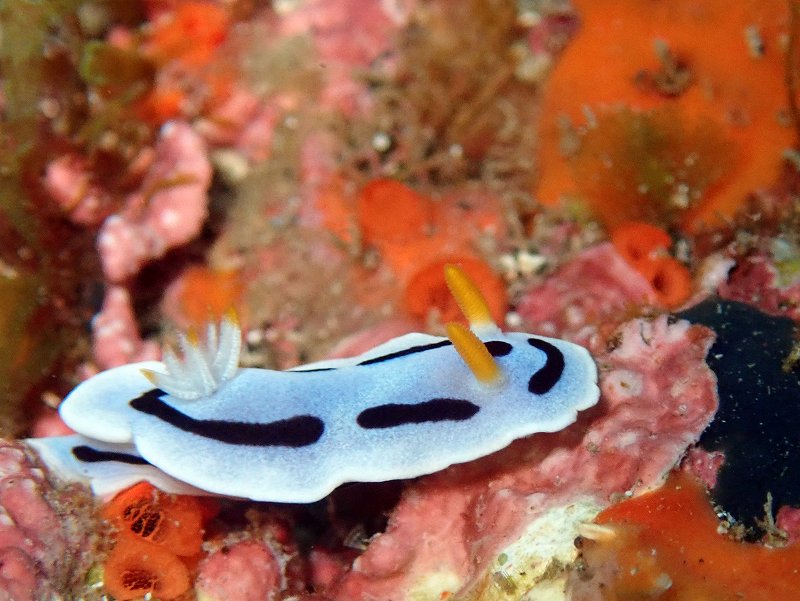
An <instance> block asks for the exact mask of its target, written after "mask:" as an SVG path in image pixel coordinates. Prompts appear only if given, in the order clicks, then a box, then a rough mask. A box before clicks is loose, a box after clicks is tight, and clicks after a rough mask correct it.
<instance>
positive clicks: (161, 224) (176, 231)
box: [97, 122, 211, 283]
mask: <svg viewBox="0 0 800 601" xmlns="http://www.w3.org/2000/svg"><path fill="white" fill-rule="evenodd" d="M210 183H211V164H210V162H209V160H208V156H207V152H206V147H205V143H204V142H203V140H202V138H201V137H200V136H199V135H198V134H197V133H195V132H194V131H193V129H192V128H191V126H190V125H188V124H187V123H182V122H172V123H168V124H166V125H165V126H164V127H163V128H162V130H161V137H160V139H159V141H158V143H157V145H156V147H155V158H154V161H153V165H152V166H151V168H150V170H149V171H148V173H147V175H146V176H145V177H144V180H143V182H142V185H141V187H140V188H139V190H138V191H137V192H136V193H134V194H131V195H130V196H129V197H128V198H127V200H126V203H125V208H124V209H123V210H122V211H121V212H119V213H116V214H114V215H111V216H110V217H108V218H107V219H106V220H105V222H104V223H103V226H102V228H101V230H100V234H99V237H98V240H97V246H98V248H99V250H100V258H101V260H102V264H103V272H104V273H105V276H106V278H107V279H108V281H110V282H113V283H120V282H124V281H125V280H127V279H128V278H130V277H131V276H133V275H135V274H136V273H138V271H139V270H140V269H141V267H142V266H143V265H144V264H145V263H147V262H148V261H150V260H152V259H157V258H159V257H162V256H163V255H164V253H166V252H167V251H168V250H169V249H170V248H173V247H176V246H180V245H182V244H185V243H186V242H189V241H190V240H192V239H193V238H194V237H195V236H197V234H198V233H199V232H200V229H201V227H202V225H203V222H204V221H205V219H206V216H207V204H208V196H207V191H208V187H209V184H210Z"/></svg>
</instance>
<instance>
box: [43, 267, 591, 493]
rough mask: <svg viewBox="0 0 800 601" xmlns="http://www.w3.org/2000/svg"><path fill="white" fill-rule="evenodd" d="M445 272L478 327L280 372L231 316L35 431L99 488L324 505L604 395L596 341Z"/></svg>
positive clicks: (542, 423)
mask: <svg viewBox="0 0 800 601" xmlns="http://www.w3.org/2000/svg"><path fill="white" fill-rule="evenodd" d="M446 276H447V279H448V284H449V285H450V288H451V290H452V291H453V293H454V295H455V296H456V298H457V300H458V301H459V304H460V305H461V307H462V310H464V311H465V313H466V316H467V318H468V321H469V322H470V326H471V327H470V329H467V328H463V327H461V328H460V329H459V327H458V326H452V324H451V325H450V326H448V335H449V337H438V336H430V335H427V334H407V335H405V336H400V337H398V338H395V339H393V340H390V341H389V342H386V343H385V344H382V345H380V346H378V347H376V348H373V349H372V350H370V351H367V352H366V353H364V354H362V355H359V356H357V357H352V358H348V359H335V360H330V361H321V362H318V363H313V364H310V365H304V366H300V367H297V368H295V369H292V370H289V371H272V370H266V369H253V368H249V369H240V368H238V356H239V345H240V331H239V325H238V322H237V320H236V318H235V316H233V315H232V314H228V315H226V316H225V317H224V318H223V320H222V323H221V324H220V326H219V330H217V328H216V327H210V328H209V330H208V332H207V335H206V340H205V343H204V344H201V343H200V341H199V339H198V338H197V337H196V336H192V335H190V336H188V337H185V338H182V341H181V346H182V347H183V353H182V357H183V358H182V359H179V358H178V357H177V356H176V355H174V354H173V353H171V352H169V353H165V354H164V362H163V363H161V362H153V361H150V362H145V363H136V364H131V365H125V366H122V367H117V368H114V369H111V370H108V371H105V372H102V373H100V374H98V375H96V376H94V377H93V378H90V379H89V380H87V381H86V382H84V383H82V384H81V385H79V386H78V387H77V388H76V389H75V390H74V391H73V392H72V393H70V394H69V395H68V396H67V398H66V399H65V400H64V402H63V403H62V405H61V408H60V412H61V415H62V417H63V419H64V421H65V422H66V423H67V425H68V426H70V427H71V428H72V429H74V430H75V431H76V432H77V433H78V434H77V435H76V436H72V437H63V438H57V439H34V440H30V441H29V442H30V443H31V445H32V446H34V447H35V448H37V449H38V450H39V451H40V453H41V454H42V457H43V459H44V461H45V462H46V463H48V465H50V467H51V468H52V469H54V470H55V471H56V472H57V473H59V474H61V475H62V476H65V477H69V478H78V479H83V480H85V481H87V482H89V483H90V484H91V485H92V487H93V489H94V490H95V492H96V493H97V494H100V495H108V494H112V493H113V492H116V491H117V490H120V489H122V488H125V487H126V486H130V485H131V484H133V483H134V482H136V481H137V480H148V481H150V482H152V483H154V484H155V485H156V486H159V487H161V488H163V489H164V490H166V491H168V492H188V493H191V494H198V493H202V492H207V493H211V494H220V495H228V496H233V497H243V498H249V499H255V500H260V501H279V502H311V501H315V500H318V499H320V498H322V497H324V496H325V495H327V494H328V493H329V492H330V491H331V490H333V489H334V488H335V487H336V486H338V485H340V484H343V483H345V482H352V481H358V482H375V481H385V480H394V479H399V478H411V477H415V476H419V475H422V474H428V473H431V472H434V471H437V470H440V469H443V468H445V467H447V466H449V465H452V464H455V463H462V462H465V461H471V460H473V459H477V458H479V457H482V456H484V455H488V454H490V453H493V452H495V451H497V450H500V449H502V448H503V447H505V446H507V445H508V444H509V443H511V442H512V441H513V440H515V439H517V438H521V437H523V436H527V435H530V434H534V433H537V432H554V431H557V430H561V429H563V428H565V427H566V426H568V425H570V424H571V423H573V422H574V421H575V419H576V416H577V412H578V411H581V410H583V409H586V408H588V407H591V406H592V405H594V404H595V403H596V402H597V399H598V397H599V389H598V387H597V369H596V367H595V364H594V361H593V360H592V358H591V356H590V355H589V353H588V352H587V351H586V349H584V348H583V347H581V346H578V345H576V344H572V343H570V342H566V341H563V340H557V339H553V338H545V337H541V336H534V335H531V334H526V333H521V332H509V333H503V332H501V331H500V330H499V328H497V326H496V325H494V324H493V323H492V322H491V319H490V318H489V317H488V315H489V314H488V310H486V309H485V303H483V301H482V298H481V297H480V294H479V293H477V291H476V290H475V289H474V285H473V284H472V283H471V282H470V281H469V280H468V279H466V276H464V274H463V272H461V271H460V270H458V268H455V267H452V266H448V268H447V273H446ZM475 295H477V300H476V296H475Z"/></svg>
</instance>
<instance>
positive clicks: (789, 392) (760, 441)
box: [678, 298, 800, 533]
mask: <svg viewBox="0 0 800 601" xmlns="http://www.w3.org/2000/svg"><path fill="white" fill-rule="evenodd" d="M678 316H679V317H681V318H683V319H688V320H689V321H691V322H692V323H700V324H703V325H705V326H707V327H709V328H711V329H713V330H714V331H715V332H716V334H717V338H716V340H715V342H714V344H713V346H712V347H711V350H710V351H709V354H708V359H707V362H708V365H709V367H711V369H712V370H714V373H716V375H717V381H718V387H719V399H720V406H719V411H718V412H717V415H716V417H715V418H714V421H713V422H712V423H711V425H710V426H709V427H708V429H707V430H706V431H705V432H704V433H703V435H702V437H701V438H700V443H699V445H700V447H702V448H703V449H705V450H707V451H721V452H722V453H724V455H725V461H724V462H723V463H722V466H721V467H720V470H719V472H718V474H717V479H716V483H715V485H714V487H713V488H712V490H711V495H712V497H713V499H714V501H715V502H716V503H719V504H720V505H721V506H722V508H723V509H724V510H725V511H727V512H729V513H730V514H731V515H732V516H733V517H734V518H735V519H736V520H737V521H740V522H741V523H742V524H744V525H745V526H747V527H748V528H751V529H755V531H756V532H758V533H760V532H761V527H760V525H759V523H758V522H759V520H763V518H764V515H765V510H764V504H765V503H766V502H767V494H768V493H769V494H771V495H772V503H773V507H775V508H780V507H781V506H784V505H794V506H797V505H800V445H798V437H797V424H798V423H800V404H799V403H798V402H797V401H798V392H800V374H799V373H798V371H797V366H794V368H792V369H786V368H785V367H784V362H785V361H786V360H787V358H788V357H789V354H790V353H791V352H792V349H793V348H795V345H796V344H797V342H796V341H797V339H796V334H797V326H796V325H795V323H794V322H793V321H792V320H791V319H788V318H786V317H776V316H772V315H768V314H766V313H763V312H762V311H760V310H759V309H757V308H755V307H753V306H751V305H747V304H744V303H740V302H736V301H729V300H720V299H717V298H711V299H708V300H706V301H703V302H702V303H700V304H698V305H695V306H694V307H691V308H689V309H687V310H685V311H681V312H680V313H678Z"/></svg>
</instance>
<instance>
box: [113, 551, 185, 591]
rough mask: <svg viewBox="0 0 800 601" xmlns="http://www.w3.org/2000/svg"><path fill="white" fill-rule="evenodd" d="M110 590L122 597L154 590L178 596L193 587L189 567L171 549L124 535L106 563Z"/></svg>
mask: <svg viewBox="0 0 800 601" xmlns="http://www.w3.org/2000/svg"><path fill="white" fill-rule="evenodd" d="M103 581H104V585H105V588H106V591H107V592H108V593H109V594H111V595H113V597H114V598H115V599H117V600H118V601H125V600H127V599H138V598H141V597H143V596H144V595H146V594H147V593H151V594H152V595H153V596H154V597H156V598H159V599H174V598H175V597H178V596H180V595H182V594H183V593H185V592H186V591H188V590H189V586H190V581H189V570H188V568H187V567H186V565H185V564H184V563H183V562H182V561H181V560H180V559H179V558H178V557H176V556H175V554H174V553H171V552H170V551H169V550H167V549H165V548H163V547H159V546H158V545H154V544H151V543H148V542H144V541H140V540H136V539H131V538H128V537H124V538H122V539H120V540H119V541H118V542H117V545H116V546H115V547H114V550H113V551H112V552H111V554H110V555H109V557H108V560H107V561H106V564H105V567H104V575H103Z"/></svg>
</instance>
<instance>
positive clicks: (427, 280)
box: [404, 257, 508, 324]
mask: <svg viewBox="0 0 800 601" xmlns="http://www.w3.org/2000/svg"><path fill="white" fill-rule="evenodd" d="M447 264H453V265H458V266H459V267H461V269H463V270H464V271H465V272H466V274H467V275H468V276H469V277H470V279H471V280H472V281H473V282H475V285H476V286H477V287H478V290H480V291H481V294H483V295H484V297H485V298H486V303H487V304H488V305H489V312H490V313H491V315H492V319H493V320H494V321H495V323H497V324H502V323H503V319H504V317H505V314H506V309H507V305H508V299H507V297H506V289H505V286H504V285H503V282H502V280H501V279H500V278H499V277H498V276H496V275H495V274H494V272H493V271H492V269H491V268H490V267H489V266H488V265H487V264H486V263H484V262H483V261H481V260H480V259H475V258H471V257H449V258H445V259H441V260H438V261H434V262H432V263H429V264H428V265H425V266H424V267H422V269H420V270H419V271H418V272H417V273H416V274H415V275H414V276H413V277H412V278H411V279H410V281H409V282H408V284H407V285H406V289H405V293H404V301H405V306H406V310H407V311H408V312H409V313H410V314H411V315H413V316H414V317H416V318H419V319H423V320H424V319H425V318H427V316H428V314H429V313H430V312H431V311H432V310H436V311H438V313H439V316H440V320H441V321H442V322H443V323H445V322H450V321H458V322H461V323H465V320H464V318H463V317H462V315H461V309H459V307H458V303H457V302H456V300H455V299H454V298H453V295H452V294H450V290H449V289H448V288H447V284H446V283H445V280H444V276H443V275H442V274H443V273H444V267H445V265H447Z"/></svg>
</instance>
